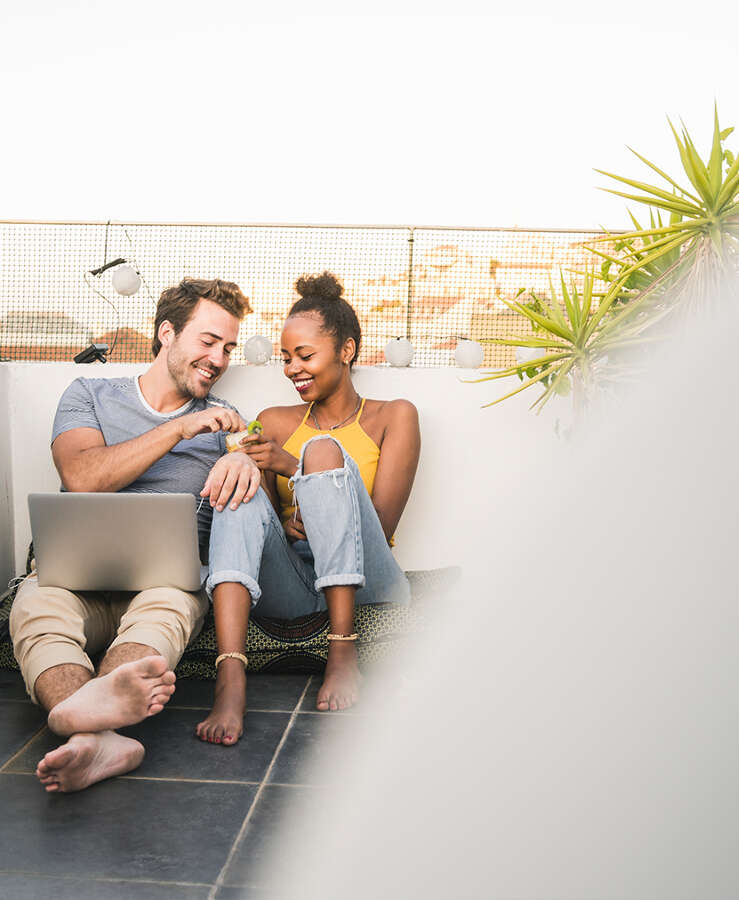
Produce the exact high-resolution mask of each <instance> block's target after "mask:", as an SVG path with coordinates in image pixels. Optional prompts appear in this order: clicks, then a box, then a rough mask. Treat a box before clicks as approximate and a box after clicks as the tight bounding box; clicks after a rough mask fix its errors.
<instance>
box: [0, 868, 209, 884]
mask: <svg viewBox="0 0 739 900" xmlns="http://www.w3.org/2000/svg"><path fill="white" fill-rule="evenodd" d="M0 875H34V876H35V877H36V878H45V879H47V880H48V881H52V880H57V879H58V880H61V881H84V882H87V881H92V882H103V883H104V884H111V883H112V884H158V885H166V886H167V887H207V888H209V887H210V884H209V883H208V882H205V881H157V880H156V879H154V878H114V877H112V876H105V875H60V874H58V873H54V874H52V873H48V874H47V873H46V872H35V871H33V869H0Z"/></svg>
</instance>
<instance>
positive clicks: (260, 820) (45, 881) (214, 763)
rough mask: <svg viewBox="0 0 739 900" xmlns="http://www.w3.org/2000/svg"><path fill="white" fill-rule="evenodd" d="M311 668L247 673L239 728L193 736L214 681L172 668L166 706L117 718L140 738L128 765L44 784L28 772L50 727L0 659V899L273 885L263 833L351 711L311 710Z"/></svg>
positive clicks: (305, 781)
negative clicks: (219, 738) (123, 771)
mask: <svg viewBox="0 0 739 900" xmlns="http://www.w3.org/2000/svg"><path fill="white" fill-rule="evenodd" d="M316 681H318V678H317V677H316V676H312V677H311V676H307V675H251V676H250V677H249V688H248V698H247V707H248V709H247V715H246V726H245V727H246V731H245V736H244V737H243V738H242V739H241V741H240V742H239V743H238V744H237V745H236V746H235V747H223V746H214V745H209V744H204V743H202V742H201V741H199V740H198V739H197V738H196V737H195V736H194V728H195V725H196V724H197V723H198V722H199V721H200V720H201V719H202V718H203V717H204V715H205V714H206V712H207V710H208V709H209V704H210V701H211V698H212V695H213V682H210V681H208V682H202V681H195V680H192V679H188V680H182V681H181V682H180V683H179V684H178V686H177V691H176V693H175V696H174V697H173V699H172V701H171V703H170V704H168V706H167V708H165V710H164V711H163V712H162V713H160V714H159V715H158V716H155V717H154V718H152V719H149V720H147V721H146V722H144V723H141V724H140V725H137V726H135V727H133V728H130V729H126V732H125V733H127V734H129V735H131V736H133V737H136V738H138V739H139V740H141V741H142V743H143V744H144V745H145V746H146V750H147V754H146V757H145V759H144V762H143V763H142V765H141V766H140V767H139V768H138V769H137V770H136V771H135V772H132V773H130V774H129V775H126V776H123V777H121V778H113V779H109V780H108V781H104V782H101V783H100V784H97V785H94V786H93V787H91V788H88V789H87V790H86V791H81V792H79V793H76V794H47V793H46V792H45V791H44V790H43V789H42V788H41V786H40V785H39V783H38V781H37V780H36V777H35V776H34V774H33V772H34V769H35V767H36V763H37V762H38V760H39V759H40V758H41V757H42V756H43V755H44V753H46V752H47V750H49V749H51V748H52V747H54V746H57V745H58V744H59V743H60V741H59V739H58V738H56V737H55V736H54V735H52V734H51V733H50V732H49V731H48V729H47V728H46V727H45V724H44V723H45V717H44V715H43V713H42V712H41V711H40V710H38V709H37V708H36V707H34V706H33V705H32V704H31V703H30V701H29V700H28V699H27V698H26V696H25V692H24V690H23V686H22V684H21V680H20V677H19V675H18V674H17V673H15V672H8V671H0V808H2V811H3V814H2V816H0V900H26V898H37V897H47V896H53V897H55V898H56V900H67V898H70V900H71V898H75V900H86V898H91V900H92V898H95V900H117V898H131V900H170V898H172V900H174V898H184V900H191V898H192V900H196V898H197V900H201V898H202V900H218V898H223V900H225V898H236V897H242V898H250V897H254V898H258V897H259V898H265V900H266V898H269V897H274V896H275V895H274V894H272V893H271V892H270V891H268V890H265V885H264V884H263V883H260V882H262V881H263V875H260V870H262V866H263V863H264V860H265V857H266V855H267V854H268V852H269V850H270V847H271V842H272V841H273V839H274V837H275V836H276V835H277V833H278V830H279V829H280V828H281V827H282V826H283V824H284V823H285V821H286V819H288V818H289V817H290V815H291V813H292V812H294V811H295V810H296V809H297V807H298V804H299V803H300V802H301V801H302V800H304V799H305V797H306V796H307V795H309V794H310V793H311V792H313V791H315V790H316V789H317V786H318V785H320V784H322V783H324V782H325V780H326V779H327V775H326V773H321V769H320V758H321V750H322V747H324V746H325V745H326V741H328V740H333V739H334V736H335V735H336V734H339V735H340V734H341V733H344V732H346V731H347V730H348V729H350V728H351V727H352V722H353V723H355V724H357V722H358V717H357V716H346V715H345V716H336V715H335V714H332V713H317V712H315V711H314V707H313V703H314V702H315V700H314V699H313V703H311V701H310V700H309V699H308V698H309V697H312V698H314V697H315V691H316V684H315V682H316ZM359 716H360V717H361V713H359ZM315 757H317V760H318V765H315V764H311V763H310V760H311V759H312V758H315Z"/></svg>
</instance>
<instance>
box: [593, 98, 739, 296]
mask: <svg viewBox="0 0 739 900" xmlns="http://www.w3.org/2000/svg"><path fill="white" fill-rule="evenodd" d="M668 122H669V119H668ZM669 125H670V128H671V129H672V133H673V135H674V137H675V142H676V143H677V147H678V151H679V153H680V160H681V162H682V166H683V169H684V172H685V174H686V175H687V178H688V180H689V182H690V184H691V185H692V190H690V189H688V188H687V187H685V186H683V185H681V184H679V183H678V182H677V181H676V180H675V179H674V178H672V177H671V176H670V175H668V174H667V173H666V172H664V171H663V170H662V169H660V168H659V167H658V166H656V165H655V164H654V163H652V162H650V161H649V160H648V159H646V158H645V157H644V156H642V155H641V154H639V153H637V152H636V150H633V149H632V148H631V147H629V150H631V152H632V153H633V154H634V155H635V156H636V157H637V158H638V159H640V160H641V161H642V162H643V163H644V164H645V165H647V166H648V167H649V168H650V169H652V171H654V172H656V173H657V174H658V175H659V176H660V177H661V178H663V179H664V180H665V182H667V186H668V187H669V190H666V189H664V188H662V187H658V186H655V185H651V184H646V183H644V182H641V181H634V180H633V179H631V178H625V177H623V176H621V175H614V174H612V173H611V172H605V171H603V170H602V169H596V171H597V172H600V173H601V174H602V175H606V176H607V177H608V178H613V179H614V180H616V181H618V182H620V183H622V184H625V185H627V186H629V187H631V188H634V189H635V190H637V191H639V193H636V194H633V193H626V192H624V191H621V190H615V189H613V188H604V190H607V191H608V192H609V193H611V194H615V195H617V196H619V197H624V198H626V199H627V200H631V201H634V202H636V203H642V204H645V205H646V206H648V207H649V208H650V213H651V215H652V219H651V223H650V226H651V227H649V228H642V227H641V226H640V224H639V222H638V221H637V220H636V219H635V218H633V216H632V221H633V222H634V225H635V229H634V230H633V231H630V232H627V233H626V234H621V235H619V236H618V241H619V242H620V244H621V247H622V252H621V255H620V256H612V255H609V254H606V253H600V255H601V256H603V257H604V259H605V260H606V262H607V263H610V264H611V266H615V267H616V269H617V275H616V276H615V280H614V284H616V285H618V286H619V288H620V290H621V291H622V295H621V297H622V299H624V293H623V292H625V294H626V298H628V295H629V293H630V292H633V291H634V290H639V289H641V288H643V287H644V286H645V285H646V284H649V283H650V281H651V283H652V284H653V283H654V281H655V280H656V279H657V278H661V279H663V280H664V282H665V284H664V286H665V287H670V288H671V292H670V296H671V297H672V298H673V300H676V299H681V298H682V297H685V296H688V295H689V296H690V297H691V298H692V301H693V302H694V303H696V304H702V303H705V302H706V300H707V298H709V297H710V296H711V294H712V293H713V292H714V291H715V288H716V287H717V285H718V284H719V282H720V281H722V280H723V278H724V276H725V275H726V274H729V273H731V274H736V272H737V262H738V260H739V202H737V197H738V196H739V158H735V157H734V155H733V153H732V152H731V151H730V150H728V149H727V148H725V147H724V142H725V140H726V139H727V138H728V136H729V135H730V134H731V133H732V131H733V130H734V129H733V128H726V129H724V130H723V131H722V130H721V127H720V125H719V120H718V111H717V109H716V108H715V107H714V129H713V141H712V144H711V152H710V155H709V158H708V161H707V162H703V160H702V159H701V158H700V156H699V155H698V151H697V150H696V147H695V144H694V142H693V140H692V138H691V137H690V135H689V133H688V131H687V129H686V128H685V126H684V125H683V126H682V137H681V136H680V135H679V134H678V133H677V131H676V130H675V128H674V126H673V124H672V122H669ZM724 166H725V167H726V168H725V170H724ZM662 214H665V215H667V216H669V224H667V225H664V224H663V223H662V218H661V215H662ZM655 215H656V219H655V218H654V216H655ZM604 240H613V236H611V235H609V236H608V237H607V238H604ZM609 271H610V270H609ZM666 273H667V274H668V275H669V277H666Z"/></svg>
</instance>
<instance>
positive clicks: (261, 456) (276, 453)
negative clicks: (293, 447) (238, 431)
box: [240, 434, 298, 478]
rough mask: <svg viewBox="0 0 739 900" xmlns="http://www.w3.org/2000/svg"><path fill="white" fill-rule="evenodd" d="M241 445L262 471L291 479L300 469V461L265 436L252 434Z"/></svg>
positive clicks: (243, 439) (242, 440)
mask: <svg viewBox="0 0 739 900" xmlns="http://www.w3.org/2000/svg"><path fill="white" fill-rule="evenodd" d="M240 443H241V446H242V447H243V448H244V451H245V452H246V453H247V454H248V455H249V456H250V457H251V458H252V459H253V460H254V462H255V463H256V464H257V465H258V466H259V468H260V469H264V470H268V471H270V472H275V473H277V474H278V475H284V476H285V477H286V478H290V477H291V476H293V475H294V474H295V470H296V469H297V468H298V461H297V459H296V458H295V457H294V456H293V455H292V454H291V453H288V452H287V450H283V449H282V447H280V446H279V444H277V443H275V441H273V440H271V439H270V438H268V437H265V436H264V435H263V434H250V435H249V436H248V437H244V438H242V439H241V441H240Z"/></svg>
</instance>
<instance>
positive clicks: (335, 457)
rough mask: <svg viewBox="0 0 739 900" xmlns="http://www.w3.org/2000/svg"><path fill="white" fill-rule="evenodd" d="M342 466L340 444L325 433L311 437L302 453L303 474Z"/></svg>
mask: <svg viewBox="0 0 739 900" xmlns="http://www.w3.org/2000/svg"><path fill="white" fill-rule="evenodd" d="M343 467H344V454H343V452H342V449H341V446H340V445H339V444H338V443H337V442H336V441H335V440H334V439H333V438H332V437H329V436H328V435H326V436H325V437H322V438H315V439H313V440H312V441H311V442H310V444H309V445H308V446H307V447H306V448H305V452H304V453H303V474H304V475H310V474H312V473H313V472H325V471H327V470H330V469H342V468H343Z"/></svg>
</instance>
